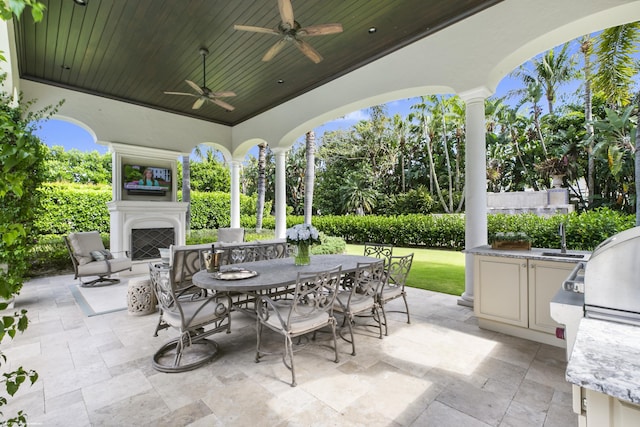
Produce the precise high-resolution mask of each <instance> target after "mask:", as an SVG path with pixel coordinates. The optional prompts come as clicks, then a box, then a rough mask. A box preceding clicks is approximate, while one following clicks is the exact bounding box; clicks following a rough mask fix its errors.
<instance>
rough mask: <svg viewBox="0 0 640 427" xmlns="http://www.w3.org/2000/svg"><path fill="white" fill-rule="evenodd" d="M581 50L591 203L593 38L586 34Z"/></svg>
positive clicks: (593, 172) (592, 190) (592, 165)
mask: <svg viewBox="0 0 640 427" xmlns="http://www.w3.org/2000/svg"><path fill="white" fill-rule="evenodd" d="M580 52H581V53H582V55H583V56H584V121H585V124H586V129H587V138H589V145H588V147H587V155H588V159H587V188H588V189H589V205H591V204H592V203H593V195H594V192H595V188H596V187H595V170H596V160H595V157H594V156H593V147H594V144H595V140H594V138H593V101H592V97H591V79H592V77H591V72H592V70H591V54H592V52H593V40H592V39H591V37H590V36H589V35H586V36H584V37H583V38H582V40H581V41H580Z"/></svg>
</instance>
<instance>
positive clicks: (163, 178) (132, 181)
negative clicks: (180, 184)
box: [122, 164, 171, 196]
mask: <svg viewBox="0 0 640 427" xmlns="http://www.w3.org/2000/svg"><path fill="white" fill-rule="evenodd" d="M122 170H123V175H124V178H123V183H124V189H125V190H127V193H128V194H132V195H144V196H164V195H165V194H167V192H169V191H171V169H169V168H161V167H156V166H144V165H128V164H125V165H122Z"/></svg>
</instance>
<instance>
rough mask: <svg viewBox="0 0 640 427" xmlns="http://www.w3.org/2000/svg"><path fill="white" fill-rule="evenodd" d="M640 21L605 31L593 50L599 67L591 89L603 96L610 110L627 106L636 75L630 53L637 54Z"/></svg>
mask: <svg viewBox="0 0 640 427" xmlns="http://www.w3.org/2000/svg"><path fill="white" fill-rule="evenodd" d="M639 40H640V22H633V23H631V24H626V25H620V26H618V27H612V28H607V29H606V30H604V31H602V33H600V36H599V37H598V44H597V47H596V57H597V60H598V64H599V68H598V71H597V73H596V75H595V76H594V78H593V89H594V90H597V91H600V92H602V93H603V94H604V96H605V97H606V99H607V102H608V103H609V106H610V107H611V108H614V106H620V107H626V106H627V105H629V104H630V103H631V99H632V97H633V96H632V93H631V88H632V87H633V77H634V76H635V75H636V74H637V73H638V67H637V65H636V64H635V59H634V57H633V54H634V53H635V52H637V51H638V41H639Z"/></svg>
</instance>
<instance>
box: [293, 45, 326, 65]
mask: <svg viewBox="0 0 640 427" xmlns="http://www.w3.org/2000/svg"><path fill="white" fill-rule="evenodd" d="M293 42H294V43H295V44H296V46H297V47H298V49H300V51H301V52H302V53H304V54H305V55H306V56H307V58H309V59H310V60H312V61H313V62H315V63H316V64H317V63H318V62H320V61H322V55H320V54H319V53H318V51H317V50H315V49H314V48H313V47H311V45H310V44H309V43H307V42H305V41H304V40H298V39H295V40H293Z"/></svg>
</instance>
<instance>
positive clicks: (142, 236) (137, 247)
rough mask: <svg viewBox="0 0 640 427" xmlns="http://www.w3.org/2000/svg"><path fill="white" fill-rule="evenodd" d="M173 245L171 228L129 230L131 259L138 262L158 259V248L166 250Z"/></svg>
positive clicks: (173, 234) (173, 235) (173, 238)
mask: <svg viewBox="0 0 640 427" xmlns="http://www.w3.org/2000/svg"><path fill="white" fill-rule="evenodd" d="M173 244H175V232H174V230H173V228H134V229H132V230H131V259H132V260H133V261H140V260H145V259H154V258H158V257H159V256H160V253H159V252H158V248H168V247H169V245H173Z"/></svg>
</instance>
